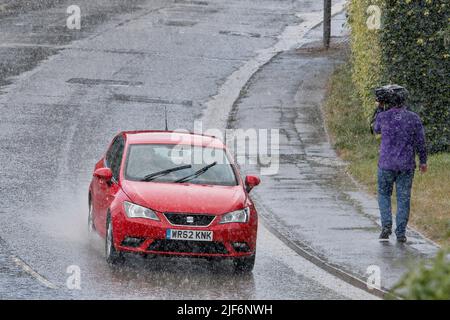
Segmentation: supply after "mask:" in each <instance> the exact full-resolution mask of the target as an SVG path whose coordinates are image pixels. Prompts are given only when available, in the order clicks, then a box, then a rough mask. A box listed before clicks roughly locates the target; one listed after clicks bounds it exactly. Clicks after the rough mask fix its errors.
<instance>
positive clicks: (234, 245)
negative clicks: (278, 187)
mask: <svg viewBox="0 0 450 320" xmlns="http://www.w3.org/2000/svg"><path fill="white" fill-rule="evenodd" d="M158 216H159V217H160V221H154V220H149V219H142V218H133V219H130V218H128V217H126V216H125V214H124V213H122V212H121V213H119V214H116V215H115V216H114V218H113V230H114V235H113V236H114V246H115V247H116V250H118V251H123V252H134V253H140V254H150V255H153V254H154V255H168V256H189V257H223V258H226V257H229V258H234V257H245V256H251V255H254V254H255V251H256V237H257V217H256V212H255V213H254V214H252V215H251V217H250V220H249V222H247V223H229V224H219V223H218V221H219V220H220V217H219V216H218V217H216V219H214V221H213V222H212V223H211V224H210V225H209V226H208V227H198V226H189V225H183V226H179V225H172V224H170V223H169V222H168V220H167V219H166V218H165V217H164V216H163V215H162V214H159V215H158ZM168 229H172V230H196V231H212V232H213V241H192V240H171V239H166V232H167V230H168Z"/></svg>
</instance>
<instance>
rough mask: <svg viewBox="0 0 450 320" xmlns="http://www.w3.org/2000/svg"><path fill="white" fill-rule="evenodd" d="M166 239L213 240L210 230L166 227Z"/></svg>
mask: <svg viewBox="0 0 450 320" xmlns="http://www.w3.org/2000/svg"><path fill="white" fill-rule="evenodd" d="M166 239H170V240H191V241H213V232H212V231H200V230H175V229H167V231H166Z"/></svg>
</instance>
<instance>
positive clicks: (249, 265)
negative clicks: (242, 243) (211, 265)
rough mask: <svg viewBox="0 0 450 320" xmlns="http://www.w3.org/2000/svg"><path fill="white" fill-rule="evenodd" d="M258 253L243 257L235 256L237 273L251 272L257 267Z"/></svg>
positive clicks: (234, 262)
mask: <svg viewBox="0 0 450 320" xmlns="http://www.w3.org/2000/svg"><path fill="white" fill-rule="evenodd" d="M255 260H256V255H252V256H250V257H243V258H234V259H233V265H234V271H235V272H236V273H249V272H252V271H253V268H254V267H255Z"/></svg>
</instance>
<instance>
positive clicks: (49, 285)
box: [10, 255, 58, 289]
mask: <svg viewBox="0 0 450 320" xmlns="http://www.w3.org/2000/svg"><path fill="white" fill-rule="evenodd" d="M10 257H11V260H12V261H13V262H14V263H15V264H16V265H17V266H18V267H19V268H22V270H23V271H25V272H26V273H27V274H29V275H30V276H32V277H33V278H34V279H36V280H37V281H39V282H40V283H41V284H43V285H44V286H46V287H47V288H50V289H58V287H57V286H56V285H55V284H53V283H51V282H50V281H49V280H47V279H45V278H44V277H43V276H41V275H40V274H39V273H37V272H36V271H34V270H33V269H32V268H31V267H30V266H29V265H28V264H27V263H26V262H25V261H23V260H21V259H20V258H18V257H16V256H13V255H11V256H10Z"/></svg>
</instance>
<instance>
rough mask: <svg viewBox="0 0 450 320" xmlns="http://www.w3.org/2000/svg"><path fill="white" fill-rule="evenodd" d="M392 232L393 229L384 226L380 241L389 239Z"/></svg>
mask: <svg viewBox="0 0 450 320" xmlns="http://www.w3.org/2000/svg"><path fill="white" fill-rule="evenodd" d="M391 234H392V229H391V228H388V227H384V228H383V230H381V234H380V236H379V237H378V239H379V240H380V241H389V236H390V235H391Z"/></svg>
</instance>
